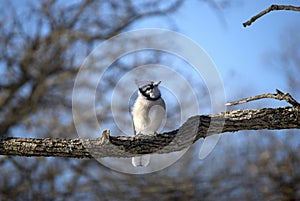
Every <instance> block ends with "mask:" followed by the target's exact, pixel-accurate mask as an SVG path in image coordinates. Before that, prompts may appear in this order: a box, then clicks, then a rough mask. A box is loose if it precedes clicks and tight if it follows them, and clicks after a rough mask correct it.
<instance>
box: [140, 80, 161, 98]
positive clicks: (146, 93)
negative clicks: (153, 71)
mask: <svg viewBox="0 0 300 201" xmlns="http://www.w3.org/2000/svg"><path fill="white" fill-rule="evenodd" d="M153 89H154V85H153V83H150V84H147V85H145V86H142V87H140V88H139V91H140V93H141V94H142V95H143V96H144V97H146V98H147V100H152V101H155V100H158V99H160V96H158V97H155V98H152V97H151V96H150V93H151V92H152V90H153ZM149 90H150V91H149Z"/></svg>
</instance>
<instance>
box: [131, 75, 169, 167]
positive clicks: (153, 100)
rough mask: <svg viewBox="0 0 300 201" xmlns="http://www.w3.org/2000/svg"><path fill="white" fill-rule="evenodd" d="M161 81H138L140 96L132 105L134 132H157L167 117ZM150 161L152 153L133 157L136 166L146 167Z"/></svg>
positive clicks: (133, 163) (147, 133) (146, 133)
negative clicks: (160, 87) (159, 87)
mask: <svg viewBox="0 0 300 201" xmlns="http://www.w3.org/2000/svg"><path fill="white" fill-rule="evenodd" d="M160 82H161V81H158V82H152V81H150V82H149V81H146V82H145V81H136V84H137V86H138V88H139V90H138V97H137V99H136V100H135V103H134V105H133V107H132V111H131V114H132V119H133V129H134V134H135V135H137V134H144V135H151V134H155V133H156V132H157V131H158V129H159V128H160V127H161V125H162V123H163V121H164V120H165V117H166V106H165V101H164V100H163V99H162V97H161V93H160V91H159V89H158V85H159V84H160ZM149 163H150V155H143V156H137V157H133V158H132V165H133V166H135V167H146V166H147V165H148V164H149Z"/></svg>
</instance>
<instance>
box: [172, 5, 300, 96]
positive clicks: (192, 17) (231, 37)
mask: <svg viewBox="0 0 300 201" xmlns="http://www.w3.org/2000/svg"><path fill="white" fill-rule="evenodd" d="M271 4H284V5H293V4H294V5H295V1H259V0H252V1H241V2H239V1H232V6H231V7H229V8H227V9H225V10H222V11H221V13H219V14H218V13H217V12H216V10H213V9H212V8H210V7H209V6H208V5H205V4H203V3H202V2H200V1H196V0H190V1H187V2H185V4H184V6H183V7H182V8H181V9H180V11H179V12H177V13H176V14H174V16H172V18H173V19H175V23H176V25H177V27H178V31H179V32H181V33H183V34H185V35H186V36H188V37H189V38H191V39H192V40H194V41H196V42H197V43H198V44H199V45H200V46H201V47H203V49H204V50H205V51H206V52H207V53H208V54H209V55H210V56H211V58H212V60H213V61H214V62H215V64H216V66H217V68H218V70H219V71H220V73H221V75H222V78H223V81H224V85H225V90H226V94H227V98H228V99H229V100H232V99H236V98H240V97H235V96H236V95H237V94H239V95H241V94H244V96H245V95H246V96H248V95H249V96H250V95H257V94H261V93H269V92H270V93H273V92H274V91H275V88H279V89H281V90H283V91H287V90H288V88H287V85H286V79H285V75H284V73H282V72H281V71H280V69H274V68H272V67H270V66H269V67H267V66H266V63H265V62H264V55H265V54H266V53H268V52H270V51H273V50H276V49H279V48H280V47H279V45H280V43H279V40H284V38H281V39H280V38H279V37H280V36H281V35H283V34H284V32H286V31H288V29H289V28H290V27H292V26H296V25H300V13H298V12H293V11H273V12H271V13H269V14H267V15H265V16H264V17H262V18H261V19H258V20H257V21H256V22H254V23H253V24H252V25H251V26H249V27H247V28H244V27H243V26H242V23H243V22H245V21H247V20H248V19H250V18H251V17H252V16H253V15H255V14H257V13H258V12H260V11H262V10H264V9H266V8H267V7H269V6H270V5H271ZM224 22H225V23H224ZM283 69H284V68H283ZM281 70H282V69H281ZM245 90H247V91H245ZM242 92H243V93H242Z"/></svg>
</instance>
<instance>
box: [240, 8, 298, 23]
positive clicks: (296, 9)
mask: <svg viewBox="0 0 300 201" xmlns="http://www.w3.org/2000/svg"><path fill="white" fill-rule="evenodd" d="M274 10H291V11H298V12H299V11H300V7H297V6H291V5H271V6H270V7H269V8H267V9H265V10H263V11H261V12H260V13H258V14H257V15H255V16H253V17H252V18H251V19H250V20H248V21H247V22H244V23H243V26H244V27H247V26H250V25H251V24H252V23H253V22H255V21H256V20H257V19H258V18H260V17H262V16H264V15H265V14H267V13H269V12H271V11H274Z"/></svg>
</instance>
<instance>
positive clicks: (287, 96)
mask: <svg viewBox="0 0 300 201" xmlns="http://www.w3.org/2000/svg"><path fill="white" fill-rule="evenodd" d="M262 98H274V99H276V100H280V101H281V100H285V101H286V102H288V103H290V104H291V105H292V106H294V107H300V104H299V103H298V102H297V101H296V100H295V99H294V98H293V97H292V96H291V95H290V94H289V93H283V92H282V91H280V90H278V89H276V94H261V95H257V96H251V97H249V98H244V99H241V100H238V101H233V102H229V103H226V104H225V105H227V106H232V105H237V104H242V103H246V102H249V101H253V100H258V99H262Z"/></svg>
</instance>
